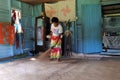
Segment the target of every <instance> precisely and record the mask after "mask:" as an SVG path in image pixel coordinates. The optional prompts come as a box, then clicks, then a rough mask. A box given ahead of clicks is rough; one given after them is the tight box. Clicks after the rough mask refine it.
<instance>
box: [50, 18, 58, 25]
mask: <svg viewBox="0 0 120 80" xmlns="http://www.w3.org/2000/svg"><path fill="white" fill-rule="evenodd" d="M51 21H52V23H53V25H54V26H55V27H57V26H58V24H59V19H58V18H57V17H53V18H52V20H51Z"/></svg>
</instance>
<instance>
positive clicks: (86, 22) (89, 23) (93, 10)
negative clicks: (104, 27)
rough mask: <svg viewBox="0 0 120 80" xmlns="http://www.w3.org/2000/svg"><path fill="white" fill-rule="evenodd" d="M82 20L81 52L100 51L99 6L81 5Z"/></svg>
mask: <svg viewBox="0 0 120 80" xmlns="http://www.w3.org/2000/svg"><path fill="white" fill-rule="evenodd" d="M82 21H83V52H84V53H97V52H101V51H102V46H101V45H102V40H101V38H102V35H101V6H100V5H97V4H89V5H82Z"/></svg>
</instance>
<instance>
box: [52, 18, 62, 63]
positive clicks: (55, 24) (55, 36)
mask: <svg viewBox="0 0 120 80" xmlns="http://www.w3.org/2000/svg"><path fill="white" fill-rule="evenodd" d="M51 21H52V24H51V47H52V49H51V52H50V59H51V60H53V59H57V60H58V61H60V57H61V42H62V41H61V38H62V33H63V29H62V26H61V25H60V23H59V19H58V18H57V17H53V18H52V20H51Z"/></svg>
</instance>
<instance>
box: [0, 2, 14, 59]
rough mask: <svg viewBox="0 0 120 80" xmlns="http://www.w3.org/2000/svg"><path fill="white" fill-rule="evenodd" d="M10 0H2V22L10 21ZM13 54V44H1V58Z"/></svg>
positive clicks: (0, 20)
mask: <svg viewBox="0 0 120 80" xmlns="http://www.w3.org/2000/svg"><path fill="white" fill-rule="evenodd" d="M10 8H11V4H10V0H6V1H4V0H0V22H10V12H11V11H10ZM9 56H13V46H10V45H8V44H6V45H1V44H0V58H3V57H9Z"/></svg>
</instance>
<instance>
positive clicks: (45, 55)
mask: <svg viewBox="0 0 120 80" xmlns="http://www.w3.org/2000/svg"><path fill="white" fill-rule="evenodd" d="M50 50H51V48H50V49H48V50H46V51H45V52H43V53H41V54H40V56H39V57H38V59H40V60H47V59H48V58H49V57H48V56H49V54H50Z"/></svg>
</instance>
